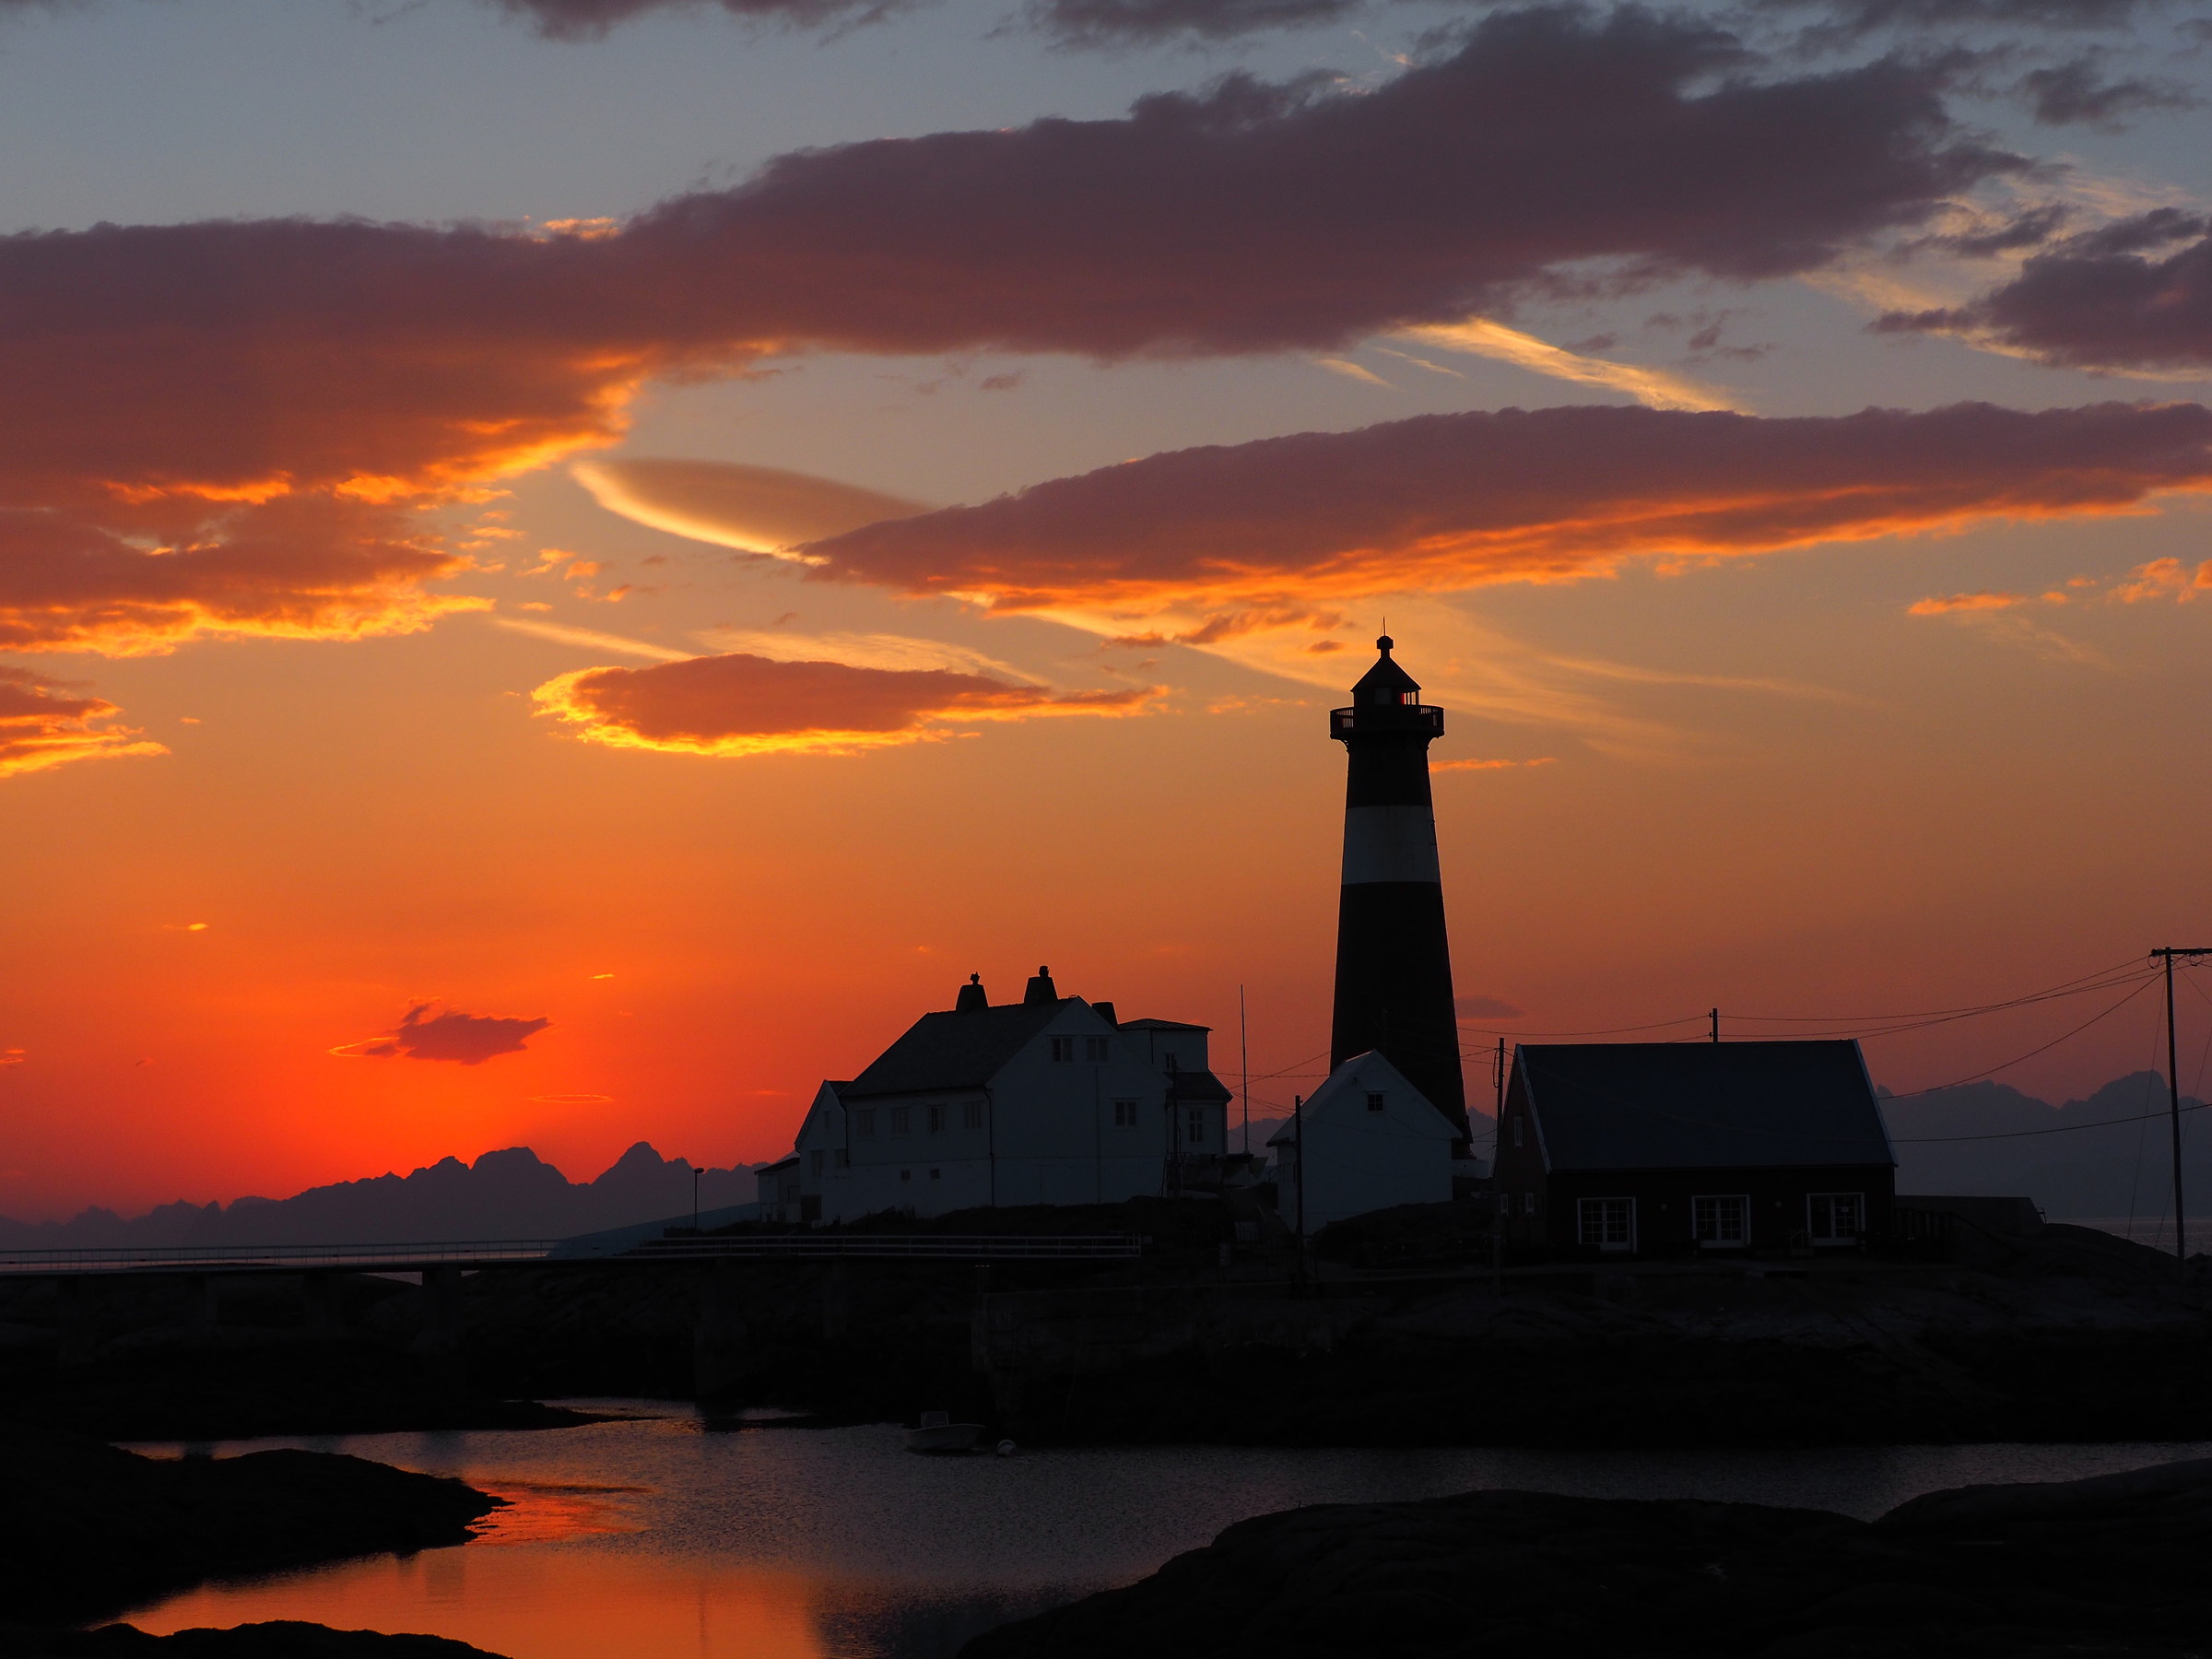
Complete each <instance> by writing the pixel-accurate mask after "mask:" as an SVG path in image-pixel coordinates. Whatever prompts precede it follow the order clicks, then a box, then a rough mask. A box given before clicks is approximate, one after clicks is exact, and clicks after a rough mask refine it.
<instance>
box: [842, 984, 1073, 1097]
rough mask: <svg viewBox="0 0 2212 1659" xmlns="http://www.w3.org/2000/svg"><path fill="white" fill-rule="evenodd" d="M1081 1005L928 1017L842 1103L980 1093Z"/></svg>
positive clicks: (1022, 1005)
mask: <svg viewBox="0 0 2212 1659" xmlns="http://www.w3.org/2000/svg"><path fill="white" fill-rule="evenodd" d="M1081 1000H1082V999H1081V998H1080V997H1075V996H1067V997H1061V998H1059V999H1057V1000H1055V1001H1053V1002H1033V1003H1032V1002H1018V1003H1001V1004H1000V1005H998V1006H996V1007H991V1008H976V1009H972V1010H970V1011H968V1012H959V1011H948V1012H945V1013H938V1014H924V1015H923V1016H922V1018H919V1019H917V1020H915V1021H914V1023H913V1024H912V1025H911V1026H909V1027H908V1028H907V1030H906V1035H904V1036H903V1037H901V1038H900V1039H899V1041H896V1042H894V1043H892V1044H891V1046H890V1047H889V1048H888V1049H885V1050H884V1051H883V1053H880V1054H878V1055H877V1057H876V1059H875V1060H874V1061H873V1062H872V1063H871V1064H870V1065H868V1066H867V1068H866V1069H865V1070H864V1071H863V1072H862V1073H861V1074H860V1076H859V1077H855V1078H853V1081H852V1082H850V1083H848V1084H846V1085H845V1086H844V1087H843V1088H840V1089H839V1090H838V1091H837V1092H838V1098H839V1099H840V1100H865V1099H866V1098H867V1097H868V1096H870V1095H900V1094H927V1093H931V1092H934V1091H937V1090H943V1089H954V1088H982V1087H983V1086H984V1085H985V1084H987V1083H988V1082H990V1081H991V1079H992V1078H994V1077H997V1076H998V1074H999V1073H1000V1072H1002V1071H1004V1070H1005V1069H1006V1063H1007V1062H1008V1061H1010V1060H1012V1059H1013V1058H1014V1056H1015V1055H1017V1054H1018V1053H1021V1051H1022V1050H1023V1049H1024V1048H1026V1047H1028V1046H1029V1043H1030V1040H1031V1039H1032V1038H1034V1037H1035V1036H1036V1035H1037V1034H1038V1033H1039V1032H1040V1031H1042V1030H1044V1028H1045V1027H1047V1026H1048V1025H1050V1024H1052V1023H1053V1020H1054V1019H1055V1018H1058V1016H1059V1013H1060V1010H1061V1009H1063V1008H1065V1006H1067V1005H1068V1004H1069V1003H1071V1002H1080V1001H1081Z"/></svg>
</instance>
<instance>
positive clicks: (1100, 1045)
mask: <svg viewBox="0 0 2212 1659" xmlns="http://www.w3.org/2000/svg"><path fill="white" fill-rule="evenodd" d="M1107 1046H1108V1040H1107V1039H1106V1038H1103V1037H1086V1038H1084V1039H1083V1058H1084V1059H1086V1060H1088V1061H1089V1062H1090V1063H1091V1064H1092V1065H1104V1064H1105V1063H1106V1051H1107Z"/></svg>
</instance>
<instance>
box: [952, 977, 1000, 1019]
mask: <svg viewBox="0 0 2212 1659" xmlns="http://www.w3.org/2000/svg"><path fill="white" fill-rule="evenodd" d="M989 1006H991V999H990V998H989V997H988V996H985V995H984V994H983V976H982V974H980V973H971V974H970V975H969V976H968V982H967V983H966V984H964V985H962V986H961V987H960V999H959V1001H958V1002H956V1003H954V1004H953V1005H952V1011H953V1012H954V1013H955V1014H981V1013H982V1011H983V1010H984V1009H985V1008H987V1007H989Z"/></svg>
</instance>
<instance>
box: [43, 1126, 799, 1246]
mask: <svg viewBox="0 0 2212 1659" xmlns="http://www.w3.org/2000/svg"><path fill="white" fill-rule="evenodd" d="M691 1173H692V1170H691V1165H690V1164H689V1163H688V1162H687V1161H686V1160H684V1159H680V1158H677V1159H664V1158H663V1157H662V1156H661V1155H660V1154H659V1153H658V1152H656V1151H654V1150H653V1147H650V1146H648V1145H647V1144H646V1143H645V1142H643V1141H640V1142H638V1144H637V1145H636V1146H634V1147H630V1149H629V1151H627V1152H625V1153H623V1154H622V1156H621V1157H620V1158H619V1159H617V1160H616V1162H615V1163H614V1164H613V1166H612V1167H610V1168H609V1169H608V1170H607V1171H606V1172H605V1173H604V1174H602V1175H600V1176H599V1177H598V1178H597V1179H596V1180H594V1181H588V1182H571V1181H570V1180H569V1178H568V1177H567V1176H565V1175H563V1174H562V1173H561V1172H560V1171H559V1170H557V1169H555V1168H554V1167H553V1166H552V1165H551V1164H549V1163H546V1162H545V1161H543V1160H542V1159H539V1157H538V1156H537V1154H536V1153H535V1152H533V1151H531V1150H530V1148H529V1147H508V1148H507V1149H506V1150H504V1151H500V1152H487V1153H485V1154H484V1155H483V1157H481V1158H479V1159H477V1161H476V1162H475V1163H474V1164H465V1163H463V1162H462V1161H461V1160H460V1159H457V1158H447V1159H440V1160H439V1161H438V1162H437V1163H434V1164H431V1165H430V1166H429V1167H428V1168H426V1169H420V1170H417V1171H414V1172H413V1173H412V1174H409V1175H404V1176H403V1175H377V1176H372V1177H370V1178H368V1179H366V1180H362V1181H342V1182H337V1183H335V1185H332V1186H320V1187H310V1188H309V1189H308V1190H307V1191H306V1192H304V1193H300V1194H296V1195H294V1196H293V1197H290V1198H240V1199H236V1200H234V1201H232V1202H231V1203H230V1204H229V1205H223V1204H206V1205H198V1204H192V1203H188V1202H184V1201H179V1202H178V1203H175V1204H165V1205H162V1206H159V1208H156V1209H153V1210H150V1211H148V1212H147V1214H145V1215H143V1216H134V1217H131V1218H128V1219H125V1218H124V1217H121V1216H119V1215H117V1214H116V1213H115V1212H114V1211H112V1210H108V1209H100V1208H93V1209H88V1210H85V1211H83V1212H82V1213H80V1214H78V1215H76V1216H75V1217H73V1218H70V1219H69V1220H67V1221H42V1222H39V1223H37V1224H35V1225H33V1224H31V1223H29V1222H23V1221H11V1220H9V1219H7V1218H6V1217H0V1248H6V1249H16V1250H37V1249H63V1248H69V1247H80V1246H83V1247H104V1246H111V1245H139V1246H145V1247H158V1246H170V1245H183V1244H192V1245H213V1244H396V1243H419V1242H426V1241H439V1240H460V1239H564V1238H568V1237H570V1236H571V1234H575V1233H585V1232H596V1231H599V1230H603V1229H606V1228H615V1227H626V1226H629V1225H630V1224H631V1223H633V1222H638V1221H652V1220H659V1219H664V1218H669V1217H675V1216H682V1215H687V1214H688V1213H689V1211H690V1208H691V1202H692V1191H691ZM754 1185H755V1183H754V1180H753V1171H751V1170H750V1169H749V1168H747V1167H746V1166H744V1165H742V1164H740V1165H738V1166H736V1167H735V1168H732V1169H727V1170H708V1171H704V1173H703V1174H702V1175H701V1177H700V1182H699V1189H700V1190H699V1200H700V1205H701V1206H703V1207H705V1208H707V1209H716V1208H720V1207H723V1206H727V1205H735V1204H750V1203H751V1202H752V1201H753V1196H754Z"/></svg>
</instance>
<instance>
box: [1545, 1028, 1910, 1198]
mask: <svg viewBox="0 0 2212 1659" xmlns="http://www.w3.org/2000/svg"><path fill="white" fill-rule="evenodd" d="M1517 1106H1518V1107H1520V1108H1521V1109H1523V1110H1525V1111H1527V1112H1528V1113H1529V1114H1530V1116H1531V1117H1532V1118H1533V1119H1534V1121H1535V1133H1536V1144H1537V1146H1538V1147H1539V1148H1540V1149H1541V1151H1542V1154H1543V1159H1544V1167H1545V1169H1546V1170H1547V1171H1551V1172H1553V1173H1559V1172H1562V1171H1575V1170H1593V1171H1595V1170H1719V1169H1772V1168H1778V1167H1798V1166H1819V1165H1852V1166H1858V1167H1865V1166H1868V1165H1877V1166H1888V1165H1894V1164H1895V1163H1896V1162H1897V1158H1896V1155H1895V1154H1894V1153H1893V1152H1892V1151H1891V1150H1890V1147H1889V1134H1888V1129H1887V1128H1886V1127H1885V1126H1884V1125H1883V1123H1882V1112H1881V1107H1880V1106H1879V1104H1878V1103H1877V1101H1876V1100H1875V1094H1874V1085H1873V1083H1872V1082H1871V1081H1870V1080H1869V1078H1868V1077H1867V1075H1866V1063H1865V1060H1864V1059H1863V1058H1862V1057H1861V1055H1860V1053H1859V1045H1858V1044H1857V1043H1856V1042H1853V1041H1810V1042H1577V1043H1523V1044H1522V1045H1521V1047H1520V1048H1519V1050H1518V1051H1516V1053H1515V1055H1514V1060H1513V1075H1512V1092H1511V1094H1510V1095H1509V1097H1508V1098H1507V1100H1506V1111H1507V1112H1508V1114H1509V1115H1510V1114H1511V1113H1512V1112H1513V1111H1514V1110H1515V1108H1516V1107H1517Z"/></svg>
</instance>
